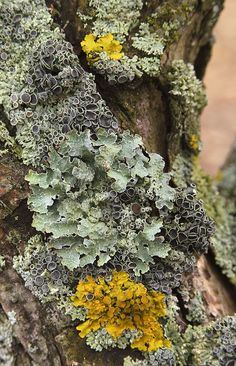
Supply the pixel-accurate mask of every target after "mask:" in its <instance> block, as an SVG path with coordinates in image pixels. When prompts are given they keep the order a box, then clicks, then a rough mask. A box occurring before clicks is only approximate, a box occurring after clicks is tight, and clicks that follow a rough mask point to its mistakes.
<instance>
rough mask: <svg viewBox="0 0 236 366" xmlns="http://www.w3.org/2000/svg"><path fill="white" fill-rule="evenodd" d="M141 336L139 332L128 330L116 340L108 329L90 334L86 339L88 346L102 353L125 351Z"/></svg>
mask: <svg viewBox="0 0 236 366" xmlns="http://www.w3.org/2000/svg"><path fill="white" fill-rule="evenodd" d="M139 336H140V334H139V333H138V332H137V331H129V330H126V331H124V332H123V333H122V335H121V336H120V337H118V338H116V339H114V338H113V337H112V336H111V335H110V334H109V333H108V332H107V331H106V329H104V328H103V329H99V330H97V331H93V332H91V333H89V335H88V336H87V337H86V344H87V345H88V346H90V347H91V348H92V349H94V350H95V351H99V352H100V351H102V350H103V349H111V348H120V349H125V348H127V347H128V346H130V344H131V343H132V342H133V341H134V340H135V339H136V338H138V337H139Z"/></svg>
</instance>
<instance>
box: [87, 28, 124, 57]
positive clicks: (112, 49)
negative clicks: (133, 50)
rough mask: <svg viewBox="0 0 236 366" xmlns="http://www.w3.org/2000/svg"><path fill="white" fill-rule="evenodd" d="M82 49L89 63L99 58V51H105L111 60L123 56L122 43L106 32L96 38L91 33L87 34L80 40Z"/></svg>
mask: <svg viewBox="0 0 236 366" xmlns="http://www.w3.org/2000/svg"><path fill="white" fill-rule="evenodd" d="M81 46H82V50H83V51H84V52H85V53H86V55H87V61H88V62H89V63H90V64H91V63H94V62H96V61H98V60H99V53H101V52H105V53H106V55H107V56H108V57H109V59H111V60H120V59H121V57H122V56H123V53H122V52H121V50H122V45H121V44H120V42H119V41H117V40H115V39H114V37H113V35H112V34H111V33H108V34H106V35H104V36H102V37H100V38H98V39H97V40H96V37H95V36H94V35H93V34H87V35H86V36H85V38H84V40H83V41H82V42H81Z"/></svg>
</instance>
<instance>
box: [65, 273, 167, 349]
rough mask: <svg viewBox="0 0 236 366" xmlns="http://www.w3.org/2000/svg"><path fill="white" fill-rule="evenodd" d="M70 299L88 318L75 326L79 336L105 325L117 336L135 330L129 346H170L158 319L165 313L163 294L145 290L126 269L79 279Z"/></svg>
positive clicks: (114, 336) (150, 347)
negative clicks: (107, 274) (132, 278)
mask: <svg viewBox="0 0 236 366" xmlns="http://www.w3.org/2000/svg"><path fill="white" fill-rule="evenodd" d="M72 301H73V303H74V305H75V306H82V307H84V308H85V309H86V311H87V313H86V319H87V320H86V321H85V322H84V323H82V324H80V325H78V326H77V328H76V329H77V330H78V331H79V332H80V336H81V337H82V338H84V337H85V336H87V335H88V334H89V333H90V332H91V331H97V330H100V329H101V328H104V329H105V330H106V331H107V332H108V333H109V334H110V335H111V337H113V338H114V339H117V338H119V337H120V336H121V335H122V334H123V332H124V331H127V330H129V331H137V337H136V339H134V340H132V342H131V347H132V348H138V349H139V350H140V351H154V350H156V349H158V348H162V347H169V346H170V341H168V340H166V339H165V337H164V334H163V330H162V327H161V324H160V323H159V320H158V318H160V317H163V316H165V315H166V307H165V304H164V295H163V294H161V293H158V292H155V291H150V292H148V291H147V289H146V288H145V286H144V285H143V284H141V283H135V282H133V281H132V280H131V279H130V278H129V275H128V274H127V273H125V272H113V273H112V276H111V277H110V278H109V279H107V278H102V277H99V278H98V279H97V281H95V280H94V279H93V278H92V277H87V279H86V281H80V282H79V284H78V286H77V288H76V292H75V294H74V295H73V296H72Z"/></svg>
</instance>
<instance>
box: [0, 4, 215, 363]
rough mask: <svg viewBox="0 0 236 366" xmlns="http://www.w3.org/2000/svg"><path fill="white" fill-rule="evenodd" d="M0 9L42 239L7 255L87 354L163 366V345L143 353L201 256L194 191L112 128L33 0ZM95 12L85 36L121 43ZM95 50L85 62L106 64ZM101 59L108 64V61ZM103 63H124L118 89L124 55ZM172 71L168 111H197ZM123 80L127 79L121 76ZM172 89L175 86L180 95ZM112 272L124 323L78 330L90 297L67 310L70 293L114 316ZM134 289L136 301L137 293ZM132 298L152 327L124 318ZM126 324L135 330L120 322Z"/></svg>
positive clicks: (206, 222) (8, 109)
mask: <svg viewBox="0 0 236 366" xmlns="http://www.w3.org/2000/svg"><path fill="white" fill-rule="evenodd" d="M116 3H117V2H116ZM111 4H114V2H113V1H109V2H105V3H104V2H103V5H101V2H100V1H95V0H94V1H91V2H90V5H91V6H93V7H94V8H95V10H96V6H98V5H99V6H100V5H101V7H100V8H99V9H100V10H101V11H102V9H103V10H104V9H105V10H104V11H107V9H108V7H109V6H111ZM121 5H122V6H123V9H122V12H121V13H120V19H121V23H120V24H121V26H122V27H123V26H124V23H122V22H123V20H122V19H124V18H125V16H126V15H127V14H128V12H127V7H130V6H131V5H132V9H133V11H134V16H133V18H131V17H130V13H129V19H128V18H127V19H126V20H124V22H125V27H126V28H125V31H123V30H122V31H121V33H122V34H124V35H126V33H127V32H128V31H129V30H130V29H133V27H134V26H135V25H136V20H137V17H138V16H139V11H140V9H141V7H142V2H141V1H134V2H132V4H131V2H122V4H121ZM112 6H113V5H112ZM124 9H126V11H125V12H124ZM0 10H1V13H0V22H1V26H2V28H3V29H4V31H3V33H2V35H1V41H2V43H4V46H3V48H2V50H1V53H0V58H1V65H0V67H1V69H0V76H3V75H5V76H4V78H3V77H2V78H1V80H2V81H1V95H0V103H1V104H2V106H3V108H4V111H5V114H6V117H7V118H8V119H9V122H10V124H11V125H12V126H13V128H14V129H15V131H16V141H17V142H18V144H19V145H21V147H22V152H21V157H22V159H23V161H24V162H25V164H27V165H31V168H33V169H34V170H30V172H29V174H28V175H27V178H26V179H27V180H28V181H29V183H30V187H31V196H30V198H29V200H28V203H29V205H30V207H31V209H32V211H33V212H34V218H33V226H34V227H35V228H36V229H37V230H38V231H39V232H41V233H43V234H44V236H43V237H44V240H42V237H41V236H40V235H36V236H35V237H33V238H31V239H30V241H29V243H28V245H27V246H26V248H25V252H24V253H23V254H22V255H20V256H17V257H15V258H14V267H15V268H16V270H17V271H18V272H19V273H20V274H21V276H22V277H23V279H24V280H25V284H26V286H27V287H28V288H29V289H31V291H32V292H33V293H34V294H35V295H36V296H38V297H39V298H40V300H41V301H42V302H46V301H56V302H57V304H58V306H59V307H60V308H61V309H63V311H64V312H66V313H67V314H69V315H70V316H71V318H72V319H80V320H81V321H82V322H84V323H83V324H82V325H79V330H80V331H84V335H87V344H89V345H91V347H92V348H94V349H97V350H99V351H100V350H101V349H103V348H105V349H107V348H108V347H109V348H110V347H111V348H112V347H114V346H117V347H120V348H123V347H125V346H126V345H127V344H132V345H133V346H135V347H136V346H137V348H138V349H141V350H142V351H144V355H145V357H146V359H145V361H144V362H146V361H147V362H148V363H147V364H148V365H149V364H150V363H151V364H155V362H156V363H157V365H158V364H160V365H162V364H163V365H164V361H163V360H166V362H169V364H170V365H172V364H173V362H174V361H173V360H174V355H173V353H172V352H169V351H168V350H166V349H165V348H163V349H161V350H157V351H156V352H151V353H150V354H148V352H147V351H155V350H156V349H157V348H158V347H160V346H161V347H165V346H167V345H169V343H168V341H166V340H165V337H164V334H165V331H164V330H163V329H162V326H161V325H160V323H159V322H158V321H157V319H156V316H157V317H161V316H162V315H165V314H166V310H165V307H164V305H163V302H162V300H161V299H163V298H164V297H165V295H164V294H171V291H172V289H173V288H175V287H178V286H179V284H180V281H181V276H182V274H183V273H185V272H186V271H189V270H191V269H192V267H193V265H194V263H195V260H196V256H198V255H200V254H201V253H204V252H205V251H206V250H207V248H208V246H209V242H210V236H211V234H212V232H213V230H214V225H213V222H212V220H210V219H209V217H208V216H207V214H206V211H205V210H204V208H203V205H202V203H201V202H200V201H199V200H197V199H196V187H195V186H194V185H191V184H188V185H187V186H186V187H184V188H181V189H176V188H174V186H173V184H172V182H171V175H170V174H169V173H166V172H165V171H164V161H163V159H162V158H161V157H160V156H159V155H158V154H154V153H148V152H147V151H146V150H145V148H144V146H143V143H142V139H141V138H140V137H139V136H137V135H135V136H133V135H131V134H130V133H129V132H121V131H120V130H119V127H118V121H117V120H116V118H115V117H114V116H113V114H112V113H111V111H110V110H109V108H108V107H107V106H106V104H105V102H104V101H103V99H102V98H101V96H100V94H99V93H98V92H97V90H96V84H95V82H94V77H93V76H92V75H91V74H89V73H87V72H85V71H84V70H83V68H82V67H81V66H80V64H79V61H78V58H77V56H76V55H75V54H74V53H73V50H72V47H71V46H70V45H69V44H68V43H67V42H66V41H65V40H64V37H63V35H62V34H61V33H60V32H59V30H58V29H57V28H54V27H53V26H52V20H51V18H50V16H49V14H48V13H47V12H46V10H45V5H44V2H43V1H41V0H34V1H31V2H30V1H27V0H24V1H23V0H19V1H16V0H13V1H12V2H10V3H9V2H8V1H6V0H3V1H2V3H1V8H0ZM100 10H99V11H100ZM128 10H130V9H128ZM96 14H97V15H96V16H97V22H96V23H95V26H96V27H95V26H94V27H95V28H94V29H93V33H94V34H95V35H96V36H97V37H103V36H105V35H106V34H110V33H111V35H112V36H114V38H113V39H112V40H111V37H109V38H110V40H111V41H113V40H114V39H115V40H116V39H118V40H120V41H122V37H121V38H119V34H121V33H119V32H120V31H119V30H118V28H117V27H118V23H117V22H116V23H114V24H113V25H112V26H114V27H116V28H112V26H111V28H110V29H107V28H106V30H105V29H104V31H100V32H101V33H99V32H98V31H96V29H101V28H99V27H100V24H101V18H102V17H103V15H101V16H100V13H96ZM122 17H123V18H122ZM106 21H107V19H106ZM108 23H109V22H108ZM103 24H104V23H103ZM115 29H116V30H117V31H115ZM137 29H138V28H137ZM140 31H142V32H144V33H143V37H144V39H146V38H145V37H151V39H154V38H155V41H157V37H156V36H155V35H154V34H153V29H152V28H151V26H149V27H144V26H142V27H141V28H140ZM135 37H136V35H134V43H135V44H136V46H137V47H136V49H138V51H141V49H140V48H141V47H143V45H144V44H145V42H143V43H142V42H139V41H138V40H137V39H135ZM103 41H104V39H103ZM157 43H158V42H157ZM157 43H155V44H154V46H155V47H154V48H155V49H154V48H150V46H149V47H148V49H147V50H146V51H145V50H144V51H141V52H144V54H145V55H144V56H143V57H139V59H137V58H135V59H136V61H137V65H138V63H140V64H141V63H142V66H140V68H139V67H137V65H136V66H135V67H136V69H137V70H138V69H139V70H138V71H137V70H134V69H132V72H133V73H136V72H141V74H142V68H144V67H146V70H147V73H148V72H150V71H148V70H150V68H149V66H148V63H149V62H150V60H151V64H152V66H151V70H152V75H154V74H155V68H157V69H158V65H159V63H160V57H161V52H162V46H160V45H159V48H158V47H157ZM113 46H114V44H113ZM116 46H117V44H116ZM157 49H158V51H157ZM163 49H164V48H163ZM120 51H121V50H119V52H120ZM119 52H118V53H119ZM102 53H104V52H101V55H100V57H99V60H97V61H96V62H94V63H93V64H97V65H99V62H101V63H102V62H105V58H103V57H104V54H103V56H102ZM105 53H106V54H105V56H106V57H107V58H109V57H110V56H111V55H112V53H110V54H109V52H105ZM153 53H154V54H153ZM134 57H135V56H134ZM109 62H110V63H112V62H113V64H111V65H113V66H114V69H116V68H119V67H120V65H118V64H117V63H120V64H121V66H122V65H123V66H122V67H123V69H122V68H120V69H119V72H117V73H115V78H114V77H113V76H112V73H110V77H111V80H113V79H115V82H123V81H121V80H124V78H123V79H120V78H121V74H122V72H123V71H124V70H125V71H124V74H123V76H124V75H126V76H127V74H126V71H127V73H128V72H130V70H131V69H129V67H128V66H130V65H131V64H132V58H129V57H128V56H122V57H121V58H120V60H119V59H118V60H117V59H116V60H113V59H109ZM127 65H128V66H127ZM144 65H146V66H144ZM130 67H131V66H130ZM175 67H176V68H175ZM175 67H174V70H173V73H172V71H171V75H170V78H169V82H170V85H171V89H170V90H171V94H170V95H172V97H173V98H179V99H178V103H179V100H181V101H182V102H181V103H182V107H183V111H184V113H186V114H187V113H192V115H193V114H194V110H193V109H195V107H196V108H198V109H199V110H200V109H201V107H202V100H203V99H202V97H201V96H202V94H201V93H202V91H201V88H200V85H199V83H198V82H197V81H196V80H195V79H194V76H193V71H192V68H191V67H189V66H186V65H185V66H184V67H183V64H182V63H177V66H176V65H175ZM186 68H187V71H188V72H189V74H188V75H190V74H191V75H190V76H191V77H189V78H188V77H185V78H184V81H183V82H182V81H180V82H179V84H178V82H177V81H176V78H177V79H178V78H179V77H180V75H179V74H180V73H182V72H184V70H186ZM177 69H178V70H177ZM101 70H102V68H101ZM140 70H141V71H140ZM175 70H177V71H176V73H175ZM132 72H131V73H130V74H128V75H129V76H128V79H130V80H131V79H132V78H133V75H134V74H132ZM157 72H159V69H158V71H157ZM106 73H108V74H109V72H108V71H106ZM131 75H132V76H131ZM190 79H191V80H190ZM183 85H185V86H187V88H189V90H188V91H190V94H191V92H192V93H193V94H194V91H197V96H196V95H195V94H194V98H193V100H192V99H191V98H190V99H189V93H187V94H185V88H184V87H183ZM179 87H181V88H182V89H181V88H180V89H179ZM177 89H178V90H182V94H183V95H182V94H181V95H182V96H181V95H178V93H177V92H176V90H177ZM176 93H177V94H176ZM181 103H180V104H181ZM194 103H195V104H194ZM186 104H187V107H186ZM200 105H201V106H200ZM197 106H198V107H197ZM192 133H194V132H192ZM5 140H6V138H5ZM124 272H125V273H124ZM88 276H91V277H88ZM120 276H121V277H122V276H123V279H125V281H124V282H125V283H122V284H121V285H122V286H123V285H124V286H123V290H124V291H123V292H124V293H125V295H124V294H122V293H121V294H120V293H119V295H120V296H121V297H122V296H123V295H124V296H125V298H126V296H127V299H128V300H130V293H131V295H132V296H133V298H135V301H134V304H132V303H131V302H129V301H127V304H125V308H126V306H127V307H129V306H130V308H129V311H130V313H129V312H128V314H130V317H128V318H129V319H127V318H126V315H125V314H124V313H122V311H121V312H120V318H119V316H116V317H115V321H117V322H120V323H119V324H121V323H122V321H123V320H122V317H123V319H124V315H125V321H124V322H123V324H121V327H120V328H119V327H116V326H114V324H113V327H112V325H111V324H110V327H109V324H108V322H107V320H104V319H103V322H102V323H99V322H98V323H99V324H97V325H96V326H95V328H94V327H93V326H91V327H90V328H89V327H88V328H89V331H88V332H87V330H88V328H87V330H86V327H87V326H88V323H87V322H90V321H91V319H90V318H89V316H90V315H89V310H90V309H89V307H90V305H91V304H92V302H93V299H91V297H90V299H88V298H87V297H86V294H85V293H84V297H83V298H82V297H81V296H82V295H81V293H78V294H77V293H76V296H75V295H74V296H75V298H74V302H75V303H76V301H78V302H77V304H78V305H79V306H78V308H79V309H78V310H77V309H76V307H74V306H73V305H72V304H69V302H70V300H69V297H70V296H71V295H72V293H74V292H75V286H76V283H79V286H80V287H79V288H80V289H81V288H85V287H86V286H91V285H93V287H94V289H95V290H96V288H98V287H99V286H103V285H104V287H105V288H106V290H107V292H108V293H107V296H106V300H105V301H106V309H107V307H108V306H107V305H109V304H111V303H112V302H115V303H116V305H117V308H119V309H121V308H122V306H120V304H119V306H118V304H117V301H118V300H117V298H116V300H115V297H112V296H111V295H110V294H112V292H113V290H114V289H117V288H118V287H119V286H118V285H119V278H120ZM108 278H109V280H108ZM112 281H113V282H112ZM75 282H76V283H75ZM89 282H90V283H89ZM112 283H113V284H114V288H113V289H111V288H110V286H111V284H112ZM127 284H129V286H128V288H126V286H127ZM134 289H136V290H137V291H136V292H134ZM108 290H109V291H108ZM89 291H90V290H89ZM117 291H118V290H117ZM130 291H131V292H130ZM138 291H141V292H142V293H143V295H140V296H138ZM85 292H86V291H85ZM118 292H119V291H118ZM121 292H122V291H121ZM160 292H161V294H160ZM87 295H89V294H87ZM144 295H145V296H144ZM132 296H131V297H132ZM139 297H140V298H139ZM76 298H77V300H76ZM142 298H144V300H143V301H144V302H143V303H142V301H141V300H140V299H142ZM155 299H156V300H158V299H159V300H160V301H157V303H158V304H159V305H160V303H161V304H162V305H160V306H159V305H158V306H159V308H158V310H157V308H155V306H149V310H150V311H149V313H148V312H146V313H145V312H144V310H146V307H147V304H148V305H151V304H152V305H153V302H155ZM103 300H104V299H103ZM136 300H137V301H136ZM146 300H147V301H146ZM119 301H120V302H121V303H122V301H123V300H122V299H120V300H119ZM145 301H146V303H145ZM123 302H124V301H123ZM137 302H139V310H140V312H141V314H142V315H143V317H144V318H145V317H148V314H149V315H150V314H151V315H150V316H151V322H152V325H153V327H152V328H150V327H149V328H150V329H149V328H147V324H146V325H145V324H142V322H141V320H140V318H139V315H137V316H135V315H136V313H135V312H134V311H133V308H132V306H134V305H135V304H137ZM70 303H71V302H70ZM89 304H90V305H89ZM97 310H99V309H97ZM126 310H127V309H126ZM127 311H128V310H127ZM100 315H101V314H100ZM102 315H104V313H102ZM134 316H135V324H133V325H130V326H129V320H130V319H134ZM100 320H101V319H100ZM149 320H150V319H148V324H149V325H150V321H149ZM85 324H86V325H85ZM89 325H91V324H90V323H89ZM134 325H135V326H134ZM81 327H82V328H81ZM117 332H118V333H117ZM150 332H151V334H150ZM140 333H142V334H140ZM101 334H102V335H103V336H100V335H101ZM170 339H171V337H170ZM146 341H147V343H146ZM158 342H159V343H158ZM165 342H167V343H165ZM157 344H158V347H157ZM166 364H167V363H166ZM144 365H146V364H144Z"/></svg>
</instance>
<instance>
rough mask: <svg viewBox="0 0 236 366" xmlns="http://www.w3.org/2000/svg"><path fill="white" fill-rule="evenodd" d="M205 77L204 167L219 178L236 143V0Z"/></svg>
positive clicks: (229, 3) (219, 29)
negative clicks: (206, 97) (222, 167)
mask: <svg viewBox="0 0 236 366" xmlns="http://www.w3.org/2000/svg"><path fill="white" fill-rule="evenodd" d="M214 34H215V40H216V43H215V45H214V47H213V55H212V58H211V61H210V63H209V65H208V69H207V72H206V76H205V80H204V82H205V85H206V88H207V96H208V106H207V107H206V108H205V110H204V112H203V115H202V123H201V126H202V127H201V129H202V141H203V149H202V155H201V157H202V165H203V167H204V168H205V170H206V171H207V172H208V173H210V174H212V175H215V174H216V173H217V171H218V169H219V168H220V166H221V165H222V164H223V162H224V160H225V158H226V156H227V153H228V152H229V150H230V146H231V145H232V143H233V142H234V141H235V140H236V0H226V2H225V9H224V11H223V12H222V14H221V16H220V19H219V22H218V23H217V25H216V28H215V31H214Z"/></svg>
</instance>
